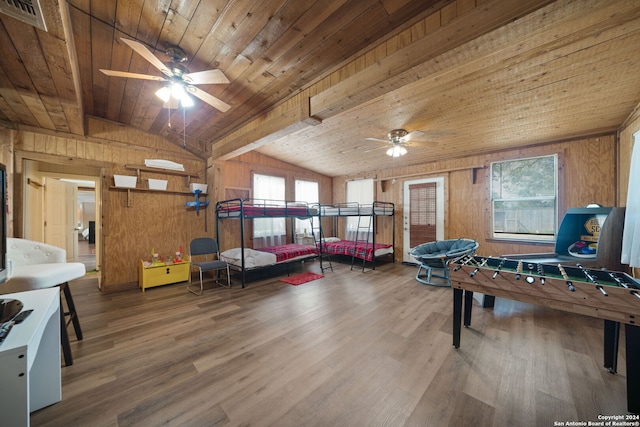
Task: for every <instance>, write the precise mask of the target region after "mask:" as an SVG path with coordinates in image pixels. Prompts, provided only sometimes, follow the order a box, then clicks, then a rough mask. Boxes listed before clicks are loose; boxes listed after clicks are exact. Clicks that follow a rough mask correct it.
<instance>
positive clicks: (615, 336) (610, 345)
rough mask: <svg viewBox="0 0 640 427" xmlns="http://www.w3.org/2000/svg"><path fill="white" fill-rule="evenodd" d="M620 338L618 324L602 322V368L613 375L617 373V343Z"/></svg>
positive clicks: (608, 321) (609, 321) (611, 321)
mask: <svg viewBox="0 0 640 427" xmlns="http://www.w3.org/2000/svg"><path fill="white" fill-rule="evenodd" d="M619 338H620V322H615V321H613V320H605V321H604V367H605V368H606V369H607V371H609V372H611V373H612V374H615V373H616V372H618V343H619Z"/></svg>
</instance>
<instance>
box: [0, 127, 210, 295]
mask: <svg viewBox="0 0 640 427" xmlns="http://www.w3.org/2000/svg"><path fill="white" fill-rule="evenodd" d="M87 129H88V135H89V136H87V137H78V136H74V135H62V134H60V133H41V132H37V131H31V130H19V131H10V132H12V133H13V136H12V137H13V141H14V145H13V149H14V150H15V153H16V158H20V159H22V158H31V159H34V160H38V161H44V162H50V163H55V164H61V165H65V164H68V165H76V166H87V167H97V168H100V169H101V170H102V177H101V178H102V190H103V191H102V195H103V197H102V200H101V204H102V216H103V223H102V248H101V249H102V250H101V253H102V260H101V261H102V264H101V266H100V274H101V288H102V289H103V290H112V289H119V288H122V287H134V286H137V281H138V262H139V260H140V259H141V258H149V257H150V253H151V249H152V248H154V249H155V251H156V252H158V253H160V254H161V255H167V256H168V255H172V254H174V253H175V252H176V250H177V249H178V248H179V247H180V246H182V247H183V249H184V250H185V252H186V251H188V244H189V242H190V241H191V239H193V238H195V237H201V236H204V235H212V229H211V227H210V225H211V224H210V221H209V223H207V220H208V218H211V215H210V213H209V212H210V210H211V209H212V208H209V210H207V209H204V210H201V211H200V212H199V213H196V212H195V211H194V210H193V209H192V208H187V207H186V206H185V202H187V201H190V200H193V196H192V195H190V194H174V193H171V192H166V193H163V192H135V191H131V192H130V193H129V192H127V191H126V190H122V189H114V188H112V187H113V185H114V182H113V175H114V174H120V175H135V174H136V172H135V171H132V170H128V169H125V167H124V166H125V165H127V164H128V165H144V160H145V159H149V158H154V159H165V160H171V161H174V162H178V163H181V164H183V165H184V167H185V170H187V171H189V172H194V173H198V174H199V176H200V178H199V180H198V182H205V179H206V161H205V160H203V159H200V158H198V157H195V156H194V155H192V154H190V153H188V152H187V151H185V150H182V149H181V148H180V147H177V146H175V145H173V144H171V143H169V142H167V141H165V140H163V139H162V138H161V137H158V136H155V135H151V134H146V133H144V132H140V131H136V130H133V129H130V128H127V127H124V126H121V125H117V124H114V123H111V122H107V121H102V120H98V119H89V120H88V122H87ZM18 172H19V171H18ZM18 175H19V173H17V174H16V176H14V181H15V182H21V181H22V180H21V179H20V177H19V176H18ZM141 178H142V180H141V179H140V178H139V179H138V188H146V186H147V182H146V179H147V178H157V179H166V180H168V185H167V190H171V191H176V192H178V191H181V192H185V193H186V192H188V181H187V178H186V177H183V176H173V175H164V174H162V173H155V172H154V173H147V172H144V173H143V174H142V177H141ZM143 180H144V181H143ZM192 182H193V181H192ZM13 192H14V193H16V194H18V193H20V190H19V189H18V191H16V188H15V186H14V188H13ZM16 200H18V199H17V198H16ZM23 208H24V207H23V206H22V204H21V203H18V204H17V206H16V209H15V210H14V216H15V217H16V218H18V217H21V216H22V209H23ZM13 235H15V236H16V237H19V231H18V230H15V231H14V233H13Z"/></svg>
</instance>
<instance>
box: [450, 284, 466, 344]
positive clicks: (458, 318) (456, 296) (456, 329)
mask: <svg viewBox="0 0 640 427" xmlns="http://www.w3.org/2000/svg"><path fill="white" fill-rule="evenodd" d="M463 292H464V291H463V290H462V289H456V288H454V289H453V346H454V347H455V348H460V330H461V329H462V293H463Z"/></svg>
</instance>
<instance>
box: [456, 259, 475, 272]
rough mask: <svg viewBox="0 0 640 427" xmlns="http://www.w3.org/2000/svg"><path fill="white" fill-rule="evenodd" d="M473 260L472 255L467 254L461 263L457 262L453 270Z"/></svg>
mask: <svg viewBox="0 0 640 427" xmlns="http://www.w3.org/2000/svg"><path fill="white" fill-rule="evenodd" d="M472 260H473V257H472V256H467V259H465V260H464V261H463V262H462V263H460V264H458V265H457V266H456V267H455V268H454V269H453V271H458V270H460V269H461V268H462V266H463V265H467V264H469V263H470V262H471V261H472Z"/></svg>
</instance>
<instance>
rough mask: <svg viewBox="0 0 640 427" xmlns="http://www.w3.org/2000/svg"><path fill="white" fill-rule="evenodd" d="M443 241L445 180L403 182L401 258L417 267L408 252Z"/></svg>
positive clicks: (440, 178)
mask: <svg viewBox="0 0 640 427" xmlns="http://www.w3.org/2000/svg"><path fill="white" fill-rule="evenodd" d="M443 239H444V177H437V178H429V179H419V180H413V181H405V182H404V217H403V241H404V244H403V251H402V252H403V256H402V260H403V261H404V262H411V263H416V262H417V260H416V259H415V258H413V257H412V256H411V255H410V252H411V250H412V249H413V248H414V247H415V246H417V245H419V244H422V243H427V242H429V241H433V240H443Z"/></svg>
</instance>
